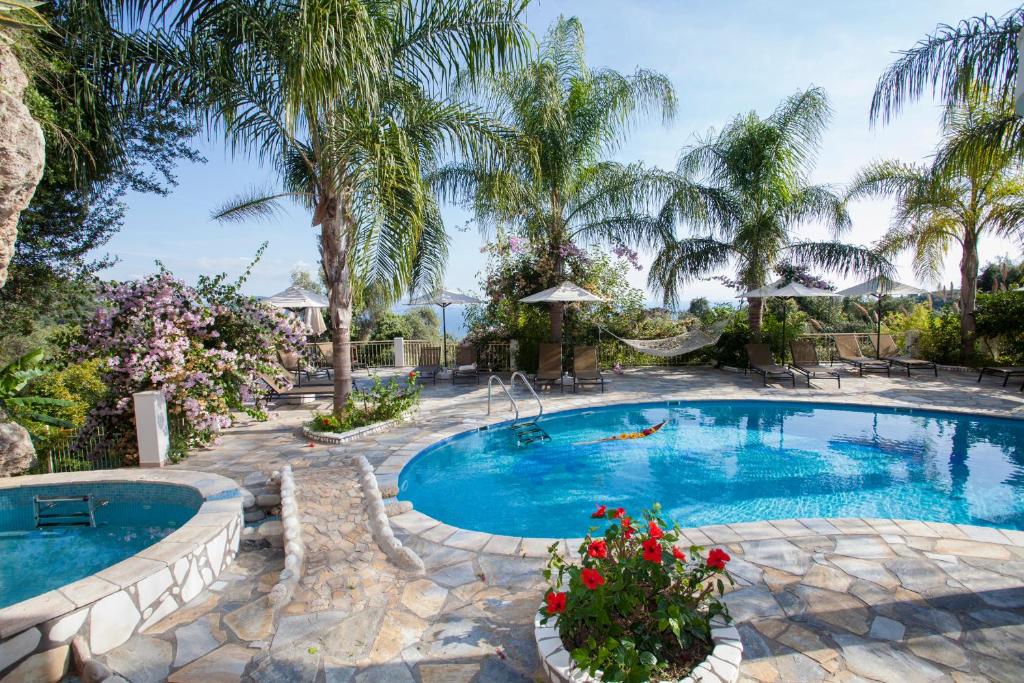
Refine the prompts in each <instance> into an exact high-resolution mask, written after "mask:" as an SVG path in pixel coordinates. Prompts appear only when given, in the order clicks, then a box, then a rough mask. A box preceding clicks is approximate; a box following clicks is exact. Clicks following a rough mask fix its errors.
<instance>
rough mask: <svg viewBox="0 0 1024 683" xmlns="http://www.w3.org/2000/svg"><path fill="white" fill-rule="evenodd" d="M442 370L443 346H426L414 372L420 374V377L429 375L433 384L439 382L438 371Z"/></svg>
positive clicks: (421, 352)
mask: <svg viewBox="0 0 1024 683" xmlns="http://www.w3.org/2000/svg"><path fill="white" fill-rule="evenodd" d="M440 371H441V347H440V346H425V347H423V349H422V350H421V351H420V362H419V365H417V366H416V367H415V368H413V372H415V373H417V374H418V375H419V376H420V379H423V378H426V377H429V378H430V379H431V381H432V383H433V384H437V373H439V372H440Z"/></svg>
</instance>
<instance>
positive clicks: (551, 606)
mask: <svg viewBox="0 0 1024 683" xmlns="http://www.w3.org/2000/svg"><path fill="white" fill-rule="evenodd" d="M565 598H566V594H565V593H555V592H549V593H548V594H547V596H546V598H545V599H546V600H547V602H548V614H561V613H562V612H564V611H565Z"/></svg>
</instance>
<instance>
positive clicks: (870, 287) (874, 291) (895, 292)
mask: <svg viewBox="0 0 1024 683" xmlns="http://www.w3.org/2000/svg"><path fill="white" fill-rule="evenodd" d="M925 293H926V292H925V290H923V289H918V288H917V287H912V286H911V285H905V284H903V283H902V282H896V280H890V279H889V278H885V277H881V276H879V277H873V278H871V279H870V280H868V281H867V282H862V283H860V284H859V285H854V286H853V287H847V288H846V289H844V290H843V291H841V292H838V294H839V296H873V297H875V299H876V301H875V318H877V321H876V324H877V330H876V335H877V336H876V337H875V358H881V351H879V349H880V348H881V344H882V297H885V296H913V295H915V294H925Z"/></svg>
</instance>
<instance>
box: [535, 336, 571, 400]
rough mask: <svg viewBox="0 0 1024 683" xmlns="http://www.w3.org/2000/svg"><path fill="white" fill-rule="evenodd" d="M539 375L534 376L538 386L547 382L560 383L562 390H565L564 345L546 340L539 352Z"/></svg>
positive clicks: (560, 389)
mask: <svg viewBox="0 0 1024 683" xmlns="http://www.w3.org/2000/svg"><path fill="white" fill-rule="evenodd" d="M537 355H538V359H537V375H536V377H535V378H534V385H535V386H537V387H541V386H544V385H546V384H550V385H554V384H557V385H558V390H559V391H560V392H563V393H564V392H565V387H563V386H562V345H561V344H555V343H551V342H545V343H543V344H541V345H540V350H539V351H538V352H537Z"/></svg>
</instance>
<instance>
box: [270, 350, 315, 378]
mask: <svg viewBox="0 0 1024 683" xmlns="http://www.w3.org/2000/svg"><path fill="white" fill-rule="evenodd" d="M277 358H278V360H280V361H281V366H282V367H283V368H284V369H285V370H286V371H287V372H289V373H291V374H293V375H295V383H296V384H297V385H299V386H302V376H303V375H305V376H306V379H307V380H311V379H313V375H314V374H315V370H314V369H313V368H311V367H310V365H309V363H308V362H307V361H306V359H305V358H303V357H302V356H301V355H299V354H298V353H296V352H295V351H289V352H288V353H285V352H284V351H278V352H277Z"/></svg>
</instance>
